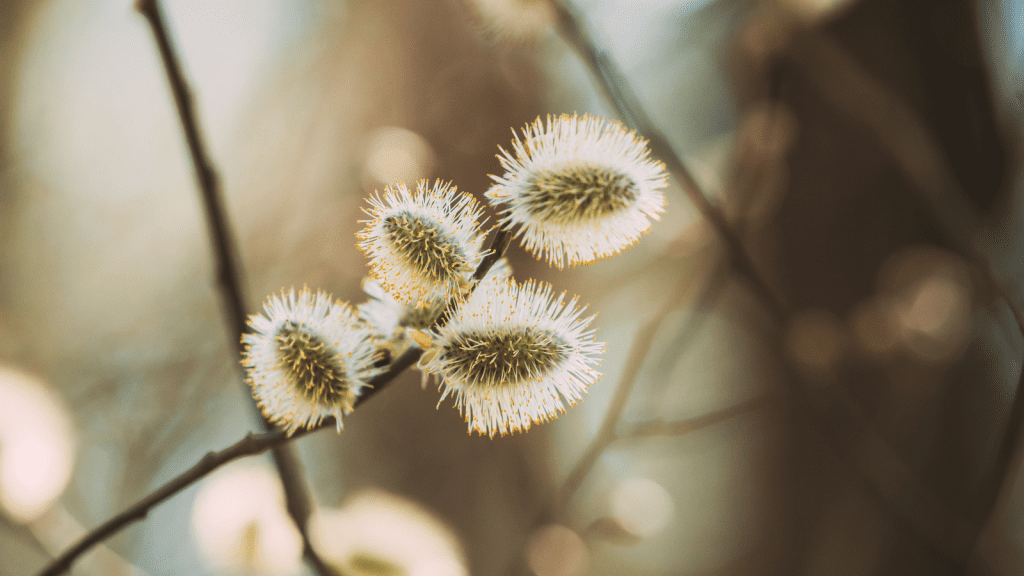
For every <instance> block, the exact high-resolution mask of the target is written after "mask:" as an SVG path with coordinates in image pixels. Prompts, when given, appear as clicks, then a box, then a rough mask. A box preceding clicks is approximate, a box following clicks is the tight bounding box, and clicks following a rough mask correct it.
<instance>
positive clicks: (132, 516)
mask: <svg viewBox="0 0 1024 576" xmlns="http://www.w3.org/2000/svg"><path fill="white" fill-rule="evenodd" d="M507 247H508V236H507V235H503V234H501V233H500V232H499V233H498V234H496V235H495V237H494V238H493V239H492V241H491V246H490V250H491V252H492V254H494V255H495V257H494V258H485V259H484V261H482V262H481V263H480V265H479V266H478V267H477V269H476V271H475V275H476V276H479V277H481V278H482V277H483V276H485V275H486V274H487V271H488V270H490V268H491V266H493V265H494V263H495V262H497V261H498V260H500V259H501V257H502V255H503V254H504V252H505V249H506V248H507ZM422 354H423V351H422V350H420V349H419V348H416V347H413V348H410V349H409V350H406V352H405V353H404V354H402V355H401V356H399V357H398V358H396V359H395V360H394V361H393V362H391V364H389V365H388V367H387V370H385V371H384V372H383V373H381V374H379V375H377V376H375V377H374V378H371V379H370V381H369V382H368V383H367V388H366V391H365V392H363V394H362V395H361V396H360V397H359V398H358V399H357V400H356V402H355V405H354V406H353V408H358V407H359V406H361V405H363V403H365V402H366V401H368V400H369V399H370V398H372V397H373V396H375V395H376V394H377V393H378V392H380V391H381V390H383V389H384V388H385V387H386V386H387V385H388V384H390V383H391V382H392V381H394V379H395V378H397V377H398V375H399V374H401V373H402V372H404V371H405V370H406V369H408V368H409V367H410V366H412V365H414V364H416V362H417V361H418V360H419V359H420V356H421V355H422ZM335 427H336V423H335V420H334V418H333V417H330V418H325V419H324V420H323V421H322V422H320V424H319V425H317V426H316V427H313V428H307V429H304V430H299V431H297V432H295V433H294V434H292V435H291V436H288V435H287V434H286V433H285V432H284V431H283V430H281V429H276V430H271V431H266V432H263V433H261V434H254V433H249V434H248V435H247V436H246V437H245V438H243V439H242V440H240V441H238V442H237V443H235V444H233V445H231V446H229V447H227V448H225V449H224V450H221V451H220V452H210V453H208V454H207V455H206V456H204V457H203V459H202V460H200V461H199V463H198V464H196V465H195V466H193V467H192V468H190V469H189V470H187V471H186V472H184V473H182V474H180V475H179V476H178V477H176V478H174V479H173V480H171V481H170V482H168V483H166V484H164V485H163V486H161V487H160V488H157V489H156V490H154V491H153V492H151V493H150V494H149V495H147V496H146V497H144V498H143V499H142V500H139V501H138V502H137V503H135V504H134V505H132V506H130V507H129V508H127V509H125V510H124V511H123V512H121V513H120V514H117V515H116V516H114V517H113V518H110V519H109V520H107V521H106V522H104V523H103V524H100V525H99V526H97V527H96V528H94V529H92V530H91V531H90V532H89V533H88V534H86V535H85V536H83V537H82V539H81V540H79V541H78V542H77V543H76V544H75V545H74V546H72V547H71V548H68V549H67V550H66V551H64V552H63V553H62V554H61V555H60V556H58V557H57V558H55V559H54V560H53V561H52V562H51V563H50V564H48V565H47V566H46V567H45V568H44V569H43V570H42V571H41V572H40V573H39V576H56V575H57V574H62V573H64V572H66V571H67V570H68V569H69V568H70V567H71V564H72V563H73V562H74V561H75V560H76V559H77V558H78V557H79V556H81V555H82V554H84V553H85V552H86V551H88V550H89V549H90V548H92V547H93V546H96V545H97V544H99V543H100V542H102V541H104V540H106V539H107V538H110V537H111V536H113V535H114V534H116V533H118V532H120V531H121V530H122V529H124V528H125V527H126V526H128V525H129V524H131V523H132V522H136V521H139V520H142V519H143V518H145V517H146V514H148V513H149V510H150V509H152V508H153V507H155V506H157V505H158V504H161V503H163V502H164V501H165V500H167V499H168V498H170V497H171V496H174V495H175V494H177V493H178V492H180V491H181V490H183V489H185V488H186V487H188V486H189V485H191V484H193V483H195V482H197V481H199V480H200V479H202V478H203V477H204V476H206V475H208V474H210V473H211V472H213V471H214V470H216V469H217V468H220V467H221V466H223V465H225V464H227V463H228V462H231V461H232V460H235V459H237V458H241V457H243V456H255V455H257V454H262V453H263V452H265V451H267V450H272V449H276V448H280V447H282V446H283V445H284V444H285V443H286V442H290V441H292V440H297V439H299V438H302V437H303V436H305V435H307V434H310V433H312V432H316V431H317V430H322V429H324V428H335ZM314 557H315V556H314ZM316 558H317V560H318V561H320V562H321V563H322V560H320V559H319V557H316ZM308 560H309V557H307V561H308ZM322 565H323V567H324V568H327V569H329V567H327V566H326V565H325V564H322Z"/></svg>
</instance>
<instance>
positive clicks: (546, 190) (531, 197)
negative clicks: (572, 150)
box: [522, 164, 640, 224]
mask: <svg viewBox="0 0 1024 576" xmlns="http://www.w3.org/2000/svg"><path fill="white" fill-rule="evenodd" d="M639 196H640V189H639V186H637V183H636V181H635V180H633V178H632V177H630V175H629V174H626V173H624V172H622V171H619V170H616V169H614V168H608V167H604V166H596V165H590V164H581V165H579V166H570V167H568V168H567V169H565V170H557V171H556V170H545V171H542V172H540V173H538V174H537V175H535V176H534V177H533V178H532V179H528V180H527V183H526V185H525V186H524V188H523V198H522V202H523V207H524V208H525V209H526V211H527V212H529V213H530V214H531V215H533V216H534V217H536V218H537V219H538V220H544V221H548V222H557V223H561V224H570V223H572V222H577V221H592V220H599V219H600V218H603V217H606V216H609V215H612V214H615V213H617V212H621V211H623V210H626V209H628V208H629V207H630V206H632V205H633V204H635V203H636V200H637V198H638V197H639Z"/></svg>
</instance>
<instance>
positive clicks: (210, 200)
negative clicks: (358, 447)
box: [135, 0, 334, 576]
mask: <svg viewBox="0 0 1024 576" xmlns="http://www.w3.org/2000/svg"><path fill="white" fill-rule="evenodd" d="M135 8H136V10H138V11H139V13H141V14H142V15H143V16H145V18H146V20H147V21H148V22H149V24H150V27H151V28H152V30H153V36H154V38H155V40H156V43H157V48H158V49H159V51H160V57H161V60H162V61H163V64H164V69H165V70H166V72H167V79H168V82H169V83H170V87H171V92H172V94H173V95H174V103H175V105H176V106H177V109H178V116H179V117H180V119H181V127H182V130H183V131H184V133H185V141H186V142H187V143H188V149H189V153H190V155H191V157H192V165H193V167H194V168H195V173H196V181H197V184H198V185H199V191H200V193H201V196H202V200H203V209H204V213H205V214H206V223H207V226H208V227H209V232H210V241H211V243H212V244H213V251H214V255H215V259H216V262H217V282H218V284H219V285H220V292H221V297H222V299H223V301H224V305H225V307H226V308H227V317H228V318H227V319H228V325H229V329H230V330H229V334H230V338H231V343H232V346H233V347H234V349H235V351H236V353H238V354H241V353H242V344H241V340H240V338H241V335H242V334H243V333H244V332H245V331H246V319H245V310H246V306H245V297H244V295H243V292H242V280H241V271H240V267H239V266H238V265H237V258H236V254H237V251H236V247H235V243H234V241H233V238H232V236H231V232H230V229H229V226H228V221H227V214H226V213H225V210H224V202H223V198H222V196H221V193H220V181H219V179H218V177H217V173H216V171H215V170H214V168H213V165H212V163H211V162H210V160H209V157H208V155H207V153H206V149H205V147H204V145H203V139H202V138H201V137H200V134H199V122H198V120H197V118H196V114H195V110H194V108H193V105H192V93H191V91H190V90H189V88H188V85H187V83H186V82H185V78H184V76H183V75H182V72H181V66H180V64H179V63H178V59H177V56H176V55H175V52H174V50H173V48H172V47H171V43H170V39H169V38H168V35H167V27H166V25H165V24H164V21H163V16H162V15H161V12H160V8H159V7H158V6H157V3H156V0H138V1H137V3H136V5H135ZM246 392H247V394H246V397H247V398H249V401H250V406H251V408H252V410H253V413H254V414H256V416H257V418H258V419H259V422H260V425H261V426H262V428H263V430H264V431H270V430H272V429H273V426H272V425H271V424H270V423H269V422H267V420H266V419H265V418H264V417H263V414H262V413H261V411H260V409H259V407H258V406H257V405H256V402H255V399H254V398H253V397H252V394H249V393H248V392H249V391H248V389H247V390H246ZM272 456H273V459H274V464H275V465H276V467H277V472H278V475H279V476H280V478H281V485H282V487H283V488H284V494H285V503H286V506H287V509H288V514H289V516H291V518H292V520H293V521H294V522H295V526H296V527H297V528H298V530H299V534H301V535H302V543H303V557H304V558H305V559H306V561H307V562H308V563H309V564H310V567H311V568H313V570H314V571H315V572H316V573H317V574H319V575H320V576H333V575H334V571H333V570H331V569H330V567H328V566H327V565H326V564H325V563H324V562H323V560H321V559H320V558H319V557H318V556H317V554H316V552H315V551H314V550H313V547H312V546H311V545H310V543H309V537H308V534H307V530H306V525H307V523H308V522H309V516H310V514H311V513H312V504H311V497H310V493H309V487H308V486H307V485H306V481H305V477H304V475H303V472H302V462H301V461H300V460H299V456H298V454H296V453H295V451H294V449H293V448H292V447H290V446H281V447H278V448H274V450H273V451H272Z"/></svg>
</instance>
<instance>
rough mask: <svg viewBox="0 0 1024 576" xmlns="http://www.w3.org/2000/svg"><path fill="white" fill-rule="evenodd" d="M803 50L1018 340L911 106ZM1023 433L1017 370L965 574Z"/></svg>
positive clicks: (816, 38) (1006, 297)
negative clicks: (996, 303) (907, 183)
mask: <svg viewBox="0 0 1024 576" xmlns="http://www.w3.org/2000/svg"><path fill="white" fill-rule="evenodd" d="M803 43H804V45H803V47H802V49H800V50H795V51H794V54H796V55H798V58H799V59H800V60H799V62H800V63H801V64H802V65H803V66H804V67H805V68H807V69H808V70H809V71H810V73H809V74H807V77H808V78H811V79H813V80H814V82H815V84H816V86H817V88H818V90H819V91H820V92H821V93H822V94H823V95H824V96H825V98H827V99H828V100H829V102H831V103H832V104H833V105H835V106H836V108H838V109H840V110H842V111H843V112H845V113H847V114H849V115H850V116H851V117H853V118H854V119H856V120H857V121H859V122H860V123H862V124H863V125H865V126H866V127H868V129H870V130H871V132H872V133H874V134H875V137H876V138H878V140H879V142H880V143H881V145H882V146H883V147H884V148H885V149H887V150H888V151H889V153H890V154H891V155H892V157H893V158H894V159H895V160H896V162H897V164H898V165H899V166H900V168H901V169H902V170H903V171H904V172H905V173H906V175H907V176H908V178H909V179H910V180H911V181H912V182H913V183H914V186H913V187H912V188H911V189H912V190H913V191H914V193H916V195H917V196H918V198H919V199H920V200H921V201H922V202H923V203H924V205H925V206H926V208H927V209H928V210H929V211H930V212H931V216H932V218H933V220H934V221H935V222H936V223H937V224H938V225H939V227H940V228H941V229H942V231H943V232H944V233H945V235H946V237H947V238H946V239H947V241H948V242H950V243H951V244H952V246H953V248H954V249H955V250H956V251H957V252H958V253H959V254H960V255H961V256H963V257H964V259H965V260H966V261H967V262H968V263H969V264H970V265H971V266H972V267H973V268H974V269H975V270H976V271H977V272H978V275H979V277H980V280H981V282H982V284H983V285H984V288H985V289H987V290H988V291H989V293H990V294H995V295H996V296H998V297H999V299H1001V300H1002V301H1003V302H1004V303H1005V305H1006V306H1007V308H1008V309H1009V310H1010V313H1011V314H1012V316H1013V319H1014V322H1015V323H1016V324H1017V329H1018V330H1019V331H1020V332H1021V334H1022V335H1024V311H1022V310H1021V308H1020V307H1019V306H1018V305H1017V304H1016V302H1015V301H1014V299H1013V298H1012V297H1011V291H1010V289H1009V286H1008V285H1007V283H1006V282H1005V280H1003V279H1001V278H1000V277H999V276H998V275H997V273H996V270H995V268H994V267H993V265H992V263H991V260H990V259H989V258H988V257H987V256H986V255H985V254H984V253H983V252H982V251H981V250H980V249H979V248H978V247H977V245H976V243H975V241H974V240H973V235H974V233H975V231H976V230H978V228H979V227H980V221H981V219H980V217H979V216H978V215H977V214H976V213H975V210H974V209H973V208H972V206H971V205H970V204H969V203H968V202H967V201H966V195H965V194H964V192H963V190H962V189H961V188H960V186H959V185H958V184H957V182H956V178H955V177H954V176H953V173H952V171H951V169H950V168H949V166H948V165H947V163H946V161H945V159H944V155H943V153H942V151H941V150H940V149H939V146H938V145H937V144H936V143H935V140H934V138H933V137H932V135H931V134H930V133H929V131H928V129H927V127H926V126H925V124H924V122H923V121H922V120H921V119H920V118H919V117H918V115H917V114H916V113H915V112H914V111H913V109H912V108H910V107H909V106H907V105H906V104H904V103H903V102H902V101H901V100H900V99H899V98H898V97H897V96H896V95H894V94H892V93H891V92H890V91H889V90H888V89H886V87H885V86H884V85H882V83H880V82H879V81H878V80H876V79H875V78H873V77H872V76H871V75H870V74H869V73H868V72H867V71H865V70H864V69H863V68H862V67H861V66H859V65H858V64H857V62H856V60H854V59H853V58H852V57H851V56H850V55H849V54H848V53H847V52H846V51H845V50H843V48H842V47H841V46H840V45H839V44H837V43H836V42H835V41H833V40H832V39H831V38H830V37H828V36H826V35H825V34H822V33H809V34H806V35H805V36H804V39H803ZM1022 429H1024V372H1021V374H1020V376H1019V378H1018V382H1017V387H1016V388H1015V390H1014V394H1013V399H1012V401H1011V402H1010V408H1009V410H1008V413H1007V423H1006V429H1005V430H1004V433H1003V436H1002V438H1001V439H1000V442H999V446H998V448H997V452H996V456H995V458H994V460H993V463H992V465H991V466H990V469H989V470H988V471H987V472H986V475H985V480H984V481H983V483H982V488H981V489H980V491H979V498H978V501H977V504H976V506H975V508H974V509H973V510H972V511H971V513H972V514H971V515H972V518H971V520H972V527H971V533H970V534H968V535H967V538H968V541H967V542H966V543H965V544H964V545H963V548H962V551H961V554H962V557H961V558H960V559H959V562H960V564H961V565H962V566H963V567H964V568H966V566H967V565H968V562H969V560H970V555H971V554H972V553H973V551H974V549H975V548H976V547H977V540H978V538H979V536H980V534H981V531H982V529H983V528H984V526H985V525H986V524H987V523H988V521H989V519H990V518H991V516H992V514H993V513H994V509H995V506H996V503H997V502H998V500H999V497H1000V495H1001V494H1002V493H1003V492H1004V491H1005V490H1006V489H1007V486H1009V485H1010V480H1011V478H1010V476H1011V474H1010V472H1011V465H1012V464H1013V456H1014V454H1015V453H1017V450H1018V448H1019V445H1020V443H1021V431H1022Z"/></svg>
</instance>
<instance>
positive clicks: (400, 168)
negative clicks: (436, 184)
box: [366, 126, 433, 184]
mask: <svg viewBox="0 0 1024 576" xmlns="http://www.w3.org/2000/svg"><path fill="white" fill-rule="evenodd" d="M432 163H433V152H432V151H431V148H430V144H428V143H427V141H426V140H424V139H423V138H422V137H421V136H420V135H419V134H416V133H415V132H410V131H409V130H406V129H404V128H397V127H395V126H385V127H383V128H378V129H377V130H375V131H374V132H373V133H372V134H370V137H369V141H368V143H367V145H366V172H367V173H368V174H369V175H370V177H371V178H373V179H374V180H376V181H377V182H378V183H380V184H393V183H395V182H396V181H401V182H406V183H412V182H414V181H416V180H419V179H421V178H427V177H428V176H430V167H431V164H432Z"/></svg>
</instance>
